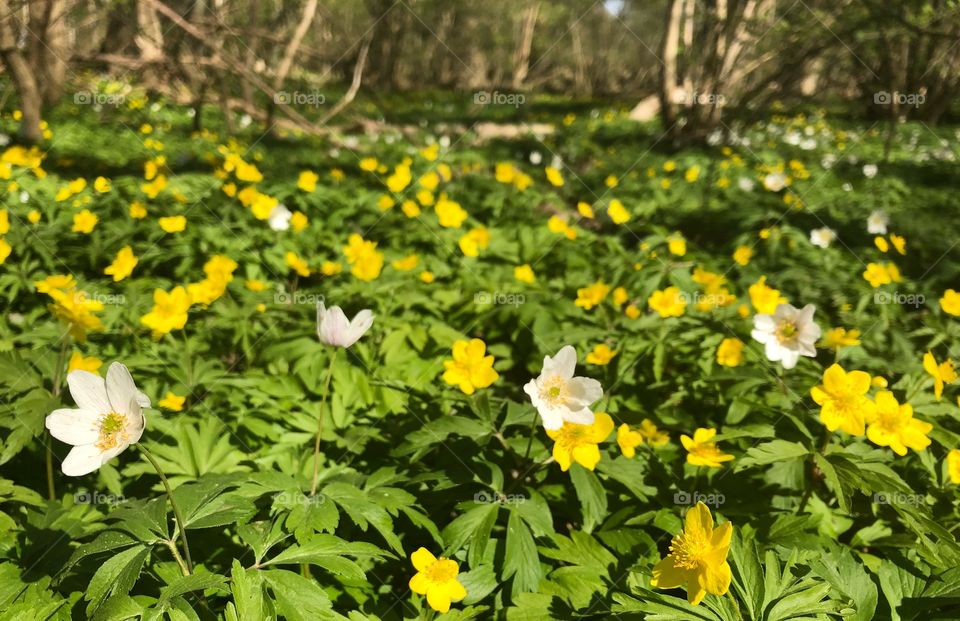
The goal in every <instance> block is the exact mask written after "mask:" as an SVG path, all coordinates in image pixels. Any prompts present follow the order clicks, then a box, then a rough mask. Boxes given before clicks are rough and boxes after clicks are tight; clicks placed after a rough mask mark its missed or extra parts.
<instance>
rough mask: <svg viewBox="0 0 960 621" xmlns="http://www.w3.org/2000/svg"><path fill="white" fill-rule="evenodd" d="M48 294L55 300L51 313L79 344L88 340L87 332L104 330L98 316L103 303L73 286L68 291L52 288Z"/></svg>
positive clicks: (38, 288) (51, 306)
mask: <svg viewBox="0 0 960 621" xmlns="http://www.w3.org/2000/svg"><path fill="white" fill-rule="evenodd" d="M50 278H57V277H50ZM48 280H49V278H48ZM70 280H71V281H72V280H73V279H72V278H70ZM37 284H38V287H37V290H38V291H39V290H40V287H39V283H37ZM46 293H47V295H49V296H50V297H51V298H52V299H53V303H52V304H51V305H50V312H51V313H53V315H54V316H55V317H56V318H57V319H60V320H61V321H63V322H64V323H65V324H67V325H68V326H69V327H70V335H71V336H73V338H75V339H77V341H78V342H80V343H83V342H85V341H86V340H87V332H92V331H97V330H102V329H103V323H102V322H101V321H100V318H99V317H97V315H96V313H98V312H100V311H102V310H103V302H100V301H99V300H94V299H91V298H90V296H88V295H87V294H86V293H85V292H83V291H77V290H75V289H73V288H72V286H71V287H70V288H68V289H55V288H51V289H49V290H47V291H46Z"/></svg>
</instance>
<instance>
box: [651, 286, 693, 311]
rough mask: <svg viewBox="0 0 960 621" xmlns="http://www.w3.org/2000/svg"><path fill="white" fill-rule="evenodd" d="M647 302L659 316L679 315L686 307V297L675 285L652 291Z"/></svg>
mask: <svg viewBox="0 0 960 621" xmlns="http://www.w3.org/2000/svg"><path fill="white" fill-rule="evenodd" d="M647 304H648V305H649V306H650V308H651V309H653V310H655V311H657V313H658V314H659V315H660V316H661V317H681V316H682V315H683V313H684V312H686V309H687V299H686V297H684V295H683V293H682V292H681V291H680V289H679V288H677V287H667V288H666V289H663V290H659V291H654V292H653V293H652V294H651V295H650V297H649V298H648V299H647Z"/></svg>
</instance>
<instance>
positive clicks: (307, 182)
mask: <svg viewBox="0 0 960 621" xmlns="http://www.w3.org/2000/svg"><path fill="white" fill-rule="evenodd" d="M319 180H320V175H318V174H317V173H315V172H313V171H312V170H302V171H300V176H299V177H298V178H297V188H298V189H300V190H303V191H304V192H313V191H314V190H316V189H317V181H319Z"/></svg>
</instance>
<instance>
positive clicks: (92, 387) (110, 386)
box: [46, 362, 150, 477]
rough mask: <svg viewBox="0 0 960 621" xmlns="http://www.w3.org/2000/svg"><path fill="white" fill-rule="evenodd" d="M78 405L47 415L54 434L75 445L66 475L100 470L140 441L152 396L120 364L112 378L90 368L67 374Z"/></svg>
mask: <svg viewBox="0 0 960 621" xmlns="http://www.w3.org/2000/svg"><path fill="white" fill-rule="evenodd" d="M67 384H68V385H69V386H70V395H71V396H72V397H73V400H74V402H75V403H76V404H77V407H76V408H61V409H58V410H54V411H53V412H51V413H50V414H49V415H48V416H47V420H46V425H47V429H49V430H50V435H52V436H53V437H54V438H56V439H58V440H60V441H61V442H66V443H67V444H71V445H73V448H72V449H70V453H68V454H67V457H66V459H64V460H63V464H62V467H63V473H64V474H65V475H67V476H71V477H79V476H83V475H85V474H89V473H91V472H93V471H94V470H97V469H98V468H100V466H102V465H103V464H105V463H107V462H108V461H110V460H111V459H113V458H114V457H116V456H117V455H119V454H120V453H122V452H123V451H124V450H125V449H126V448H127V447H128V446H130V445H131V444H134V443H136V442H138V441H139V440H140V436H141V435H143V429H144V425H145V419H144V417H143V411H142V408H148V407H150V399H149V398H148V397H147V396H146V395H145V394H143V393H142V392H140V391H139V390H137V386H136V384H134V382H133V378H132V377H131V376H130V371H129V370H127V367H126V366H124V365H123V364H121V363H119V362H114V363H113V364H111V365H110V368H109V369H108V370H107V379H106V381H104V379H103V378H102V377H100V376H99V375H97V374H96V373H90V372H89V371H73V372H71V373H70V374H69V375H67Z"/></svg>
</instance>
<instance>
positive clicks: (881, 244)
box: [873, 235, 890, 252]
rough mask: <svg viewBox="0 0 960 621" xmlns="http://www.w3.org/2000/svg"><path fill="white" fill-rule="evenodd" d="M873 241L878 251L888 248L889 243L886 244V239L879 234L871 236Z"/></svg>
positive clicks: (884, 250)
mask: <svg viewBox="0 0 960 621" xmlns="http://www.w3.org/2000/svg"><path fill="white" fill-rule="evenodd" d="M873 243H874V245H875V246H876V247H877V250H879V251H880V252H886V251H888V250H890V244H888V243H887V240H886V239H885V238H883V237H882V236H880V235H878V236H876V237H874V238H873Z"/></svg>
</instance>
